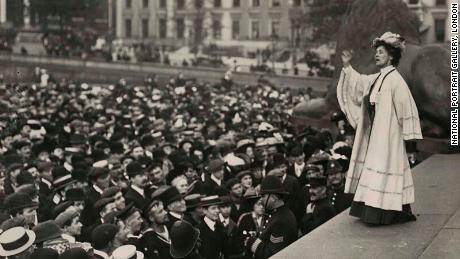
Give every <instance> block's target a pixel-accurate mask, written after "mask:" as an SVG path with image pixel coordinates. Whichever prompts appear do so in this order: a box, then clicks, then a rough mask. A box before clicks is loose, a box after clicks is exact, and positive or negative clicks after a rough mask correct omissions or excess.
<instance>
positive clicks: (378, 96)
mask: <svg viewBox="0 0 460 259" xmlns="http://www.w3.org/2000/svg"><path fill="white" fill-rule="evenodd" d="M372 46H373V48H374V49H375V64H376V65H377V67H379V68H380V72H379V73H376V74H372V75H362V74H359V73H358V72H356V71H355V70H354V69H353V68H352V67H351V66H350V60H351V58H352V52H350V51H344V52H343V54H342V62H343V69H342V72H341V75H340V79H339V83H338V86H337V98H338V101H339V104H340V108H341V109H342V111H343V112H344V113H345V115H346V116H347V119H348V121H349V122H350V124H351V125H352V126H353V127H354V128H355V129H356V134H355V140H354V144H353V152H352V155H351V161H350V167H349V169H348V172H347V178H346V183H345V192H346V193H354V194H355V196H354V199H353V203H352V205H351V208H350V215H352V216H355V217H359V218H361V220H362V221H363V222H366V223H370V224H393V223H401V222H406V221H412V220H416V218H415V216H414V215H413V214H412V212H411V208H410V204H411V203H413V202H414V185H413V181H412V175H411V170H410V165H409V162H408V159H407V154H406V149H405V141H409V140H414V139H422V134H421V129H420V121H419V117H418V111H417V106H416V105H415V102H414V99H413V98H412V95H411V93H410V90H409V87H408V86H407V84H406V82H405V81H404V79H403V77H402V76H401V74H400V73H399V72H398V71H397V70H396V68H395V67H396V66H397V65H398V63H399V59H400V58H401V54H402V51H403V49H404V39H403V38H402V37H401V36H399V35H398V34H394V33H391V32H386V33H385V34H383V35H382V36H381V37H380V38H377V39H375V40H374V41H373V44H372Z"/></svg>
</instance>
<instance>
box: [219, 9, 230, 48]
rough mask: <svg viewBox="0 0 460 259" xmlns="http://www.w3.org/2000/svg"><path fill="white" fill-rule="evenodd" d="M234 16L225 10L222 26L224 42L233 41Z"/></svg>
mask: <svg viewBox="0 0 460 259" xmlns="http://www.w3.org/2000/svg"><path fill="white" fill-rule="evenodd" d="M232 22H233V21H232V16H231V15H230V12H229V11H228V10H225V11H224V12H223V14H222V20H221V25H222V40H225V41H228V40H232V30H233V28H232V26H233V24H232Z"/></svg>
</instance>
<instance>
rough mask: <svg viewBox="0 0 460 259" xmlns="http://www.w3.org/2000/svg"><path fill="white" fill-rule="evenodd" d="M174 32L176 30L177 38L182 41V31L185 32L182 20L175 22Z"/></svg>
mask: <svg viewBox="0 0 460 259" xmlns="http://www.w3.org/2000/svg"><path fill="white" fill-rule="evenodd" d="M176 26H177V27H176V30H177V38H178V39H183V38H184V31H185V24H184V18H178V19H177V20H176Z"/></svg>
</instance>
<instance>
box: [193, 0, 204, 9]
mask: <svg viewBox="0 0 460 259" xmlns="http://www.w3.org/2000/svg"><path fill="white" fill-rule="evenodd" d="M202 7H203V0H195V8H196V9H201V8H202Z"/></svg>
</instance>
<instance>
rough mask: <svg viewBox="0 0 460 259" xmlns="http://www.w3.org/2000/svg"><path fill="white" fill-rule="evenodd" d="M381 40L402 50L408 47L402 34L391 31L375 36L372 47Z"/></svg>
mask: <svg viewBox="0 0 460 259" xmlns="http://www.w3.org/2000/svg"><path fill="white" fill-rule="evenodd" d="M381 42H383V43H385V44H388V45H390V46H392V47H394V48H397V49H401V50H403V49H404V48H405V47H406V40H405V39H404V38H403V37H401V35H399V34H396V33H393V32H389V31H387V32H385V33H384V34H382V36H380V37H378V38H375V39H374V40H373V41H372V47H374V48H375V47H376V46H377V45H378V44H379V43H381Z"/></svg>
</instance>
